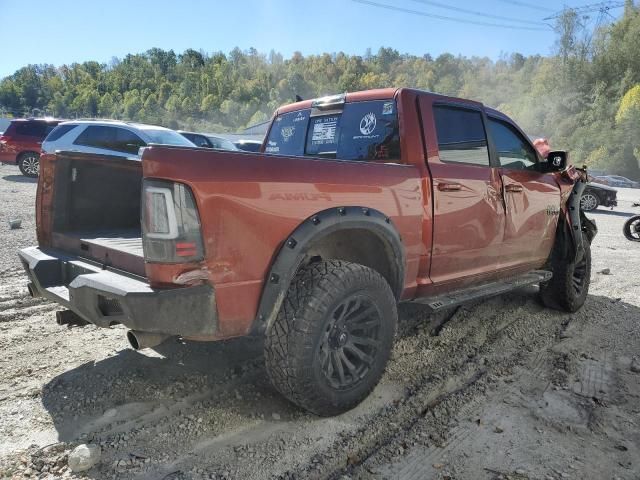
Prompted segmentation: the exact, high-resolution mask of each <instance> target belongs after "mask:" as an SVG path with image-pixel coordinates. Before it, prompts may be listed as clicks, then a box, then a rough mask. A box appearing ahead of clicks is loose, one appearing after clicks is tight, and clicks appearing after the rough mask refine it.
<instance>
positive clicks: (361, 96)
mask: <svg viewBox="0 0 640 480" xmlns="http://www.w3.org/2000/svg"><path fill="white" fill-rule="evenodd" d="M401 91H407V92H416V93H420V94H423V95H424V94H426V95H429V96H431V97H437V98H440V99H442V100H443V101H449V102H456V101H458V102H460V101H464V102H465V103H474V104H476V105H478V106H482V103H480V102H477V101H475V100H469V99H462V98H457V97H449V96H447V95H441V94H439V93H433V92H429V91H426V90H419V89H417V88H404V87H403V88H398V87H390V88H378V89H373V90H363V91H359V92H348V93H346V94H345V95H346V98H345V99H346V101H347V102H362V101H367V100H386V99H390V98H394V97H395V96H396V95H397V94H398V93H400V92H401ZM319 98H321V97H319ZM319 98H311V99H308V100H302V101H300V102H294V103H290V104H287V105H283V106H281V107H280V108H278V110H277V111H276V115H280V114H282V113H287V112H295V111H296V110H302V109H306V108H311V107H312V104H313V102H314V101H316V100H318V99H319ZM490 110H491V111H492V112H495V113H496V115H499V116H502V117H505V115H504V114H502V113H500V112H498V111H497V110H493V109H490Z"/></svg>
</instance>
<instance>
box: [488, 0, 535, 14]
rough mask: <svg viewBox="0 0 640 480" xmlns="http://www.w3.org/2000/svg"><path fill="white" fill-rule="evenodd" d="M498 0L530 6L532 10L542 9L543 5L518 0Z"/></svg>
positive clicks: (520, 5)
mask: <svg viewBox="0 0 640 480" xmlns="http://www.w3.org/2000/svg"><path fill="white" fill-rule="evenodd" d="M498 1H500V2H503V3H509V4H511V5H517V6H518V7H526V8H532V9H534V10H537V11H538V12H539V11H540V10H541V9H544V7H543V6H540V5H534V4H532V3H526V2H520V1H519V0H498Z"/></svg>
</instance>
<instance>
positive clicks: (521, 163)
mask: <svg viewBox="0 0 640 480" xmlns="http://www.w3.org/2000/svg"><path fill="white" fill-rule="evenodd" d="M489 131H490V132H491V137H492V138H493V141H494V142H495V144H496V150H498V157H499V158H500V165H501V166H503V167H504V168H511V169H517V170H525V169H532V168H533V167H535V165H536V164H537V163H538V157H537V155H536V152H535V151H534V149H533V147H532V146H531V145H530V144H529V142H527V141H526V140H525V139H524V138H523V137H522V135H520V132H518V131H517V130H516V129H515V128H513V127H512V126H511V125H509V124H508V123H506V122H502V121H500V120H496V119H494V118H489Z"/></svg>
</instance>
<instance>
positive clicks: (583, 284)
mask: <svg viewBox="0 0 640 480" xmlns="http://www.w3.org/2000/svg"><path fill="white" fill-rule="evenodd" d="M582 239H583V244H584V255H583V257H582V258H581V259H580V261H578V262H577V263H576V262H575V261H574V259H573V258H572V256H573V255H569V256H563V255H562V253H561V252H562V250H563V249H562V248H558V246H556V248H554V251H553V254H552V258H551V268H552V271H553V277H552V278H551V280H550V281H548V282H546V283H544V284H541V285H540V298H541V299H542V302H543V303H544V304H545V305H546V306H547V307H550V308H555V309H559V310H565V311H567V312H572V313H573V312H576V311H578V310H579V309H580V307H582V305H584V302H585V300H586V299H587V295H588V293H589V284H590V283H591V244H590V243H589V238H588V237H587V235H586V234H585V233H583V234H582Z"/></svg>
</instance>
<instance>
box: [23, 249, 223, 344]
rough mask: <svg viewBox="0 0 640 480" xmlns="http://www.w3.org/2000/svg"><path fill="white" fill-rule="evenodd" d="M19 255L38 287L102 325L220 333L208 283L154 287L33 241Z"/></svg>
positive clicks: (187, 333) (189, 333) (195, 334)
mask: <svg viewBox="0 0 640 480" xmlns="http://www.w3.org/2000/svg"><path fill="white" fill-rule="evenodd" d="M18 255H19V256H20V259H21V261H22V264H23V266H24V268H25V270H26V272H27V275H28V276H29V280H30V281H31V283H32V284H33V289H34V290H35V292H37V293H38V294H40V295H41V296H43V297H45V298H47V299H49V300H52V301H54V302H57V303H59V304H60V305H63V306H65V307H66V308H68V309H70V310H72V311H74V312H75V313H77V314H78V315H79V316H80V317H82V318H83V319H85V320H86V321H88V322H91V323H93V324H95V325H97V326H99V327H108V326H110V325H114V324H118V323H120V324H123V325H125V326H127V327H128V328H130V329H132V330H139V331H144V332H156V333H164V334H167V335H181V336H185V337H198V336H214V335H215V334H216V331H217V313H216V298H215V291H214V289H213V287H211V286H210V285H199V286H193V287H185V288H174V289H154V288H151V287H150V286H149V284H148V283H146V282H144V281H141V280H138V279H136V278H132V277H129V276H127V275H124V274H122V273H117V272H114V271H111V270H102V269H101V268H100V267H99V266H96V265H94V264H91V263H88V262H86V261H85V260H83V259H80V258H78V257H73V256H69V255H66V254H63V253H61V252H58V251H53V250H46V251H45V250H41V249H40V248H38V247H29V248H25V249H22V250H20V251H19V252H18Z"/></svg>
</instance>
